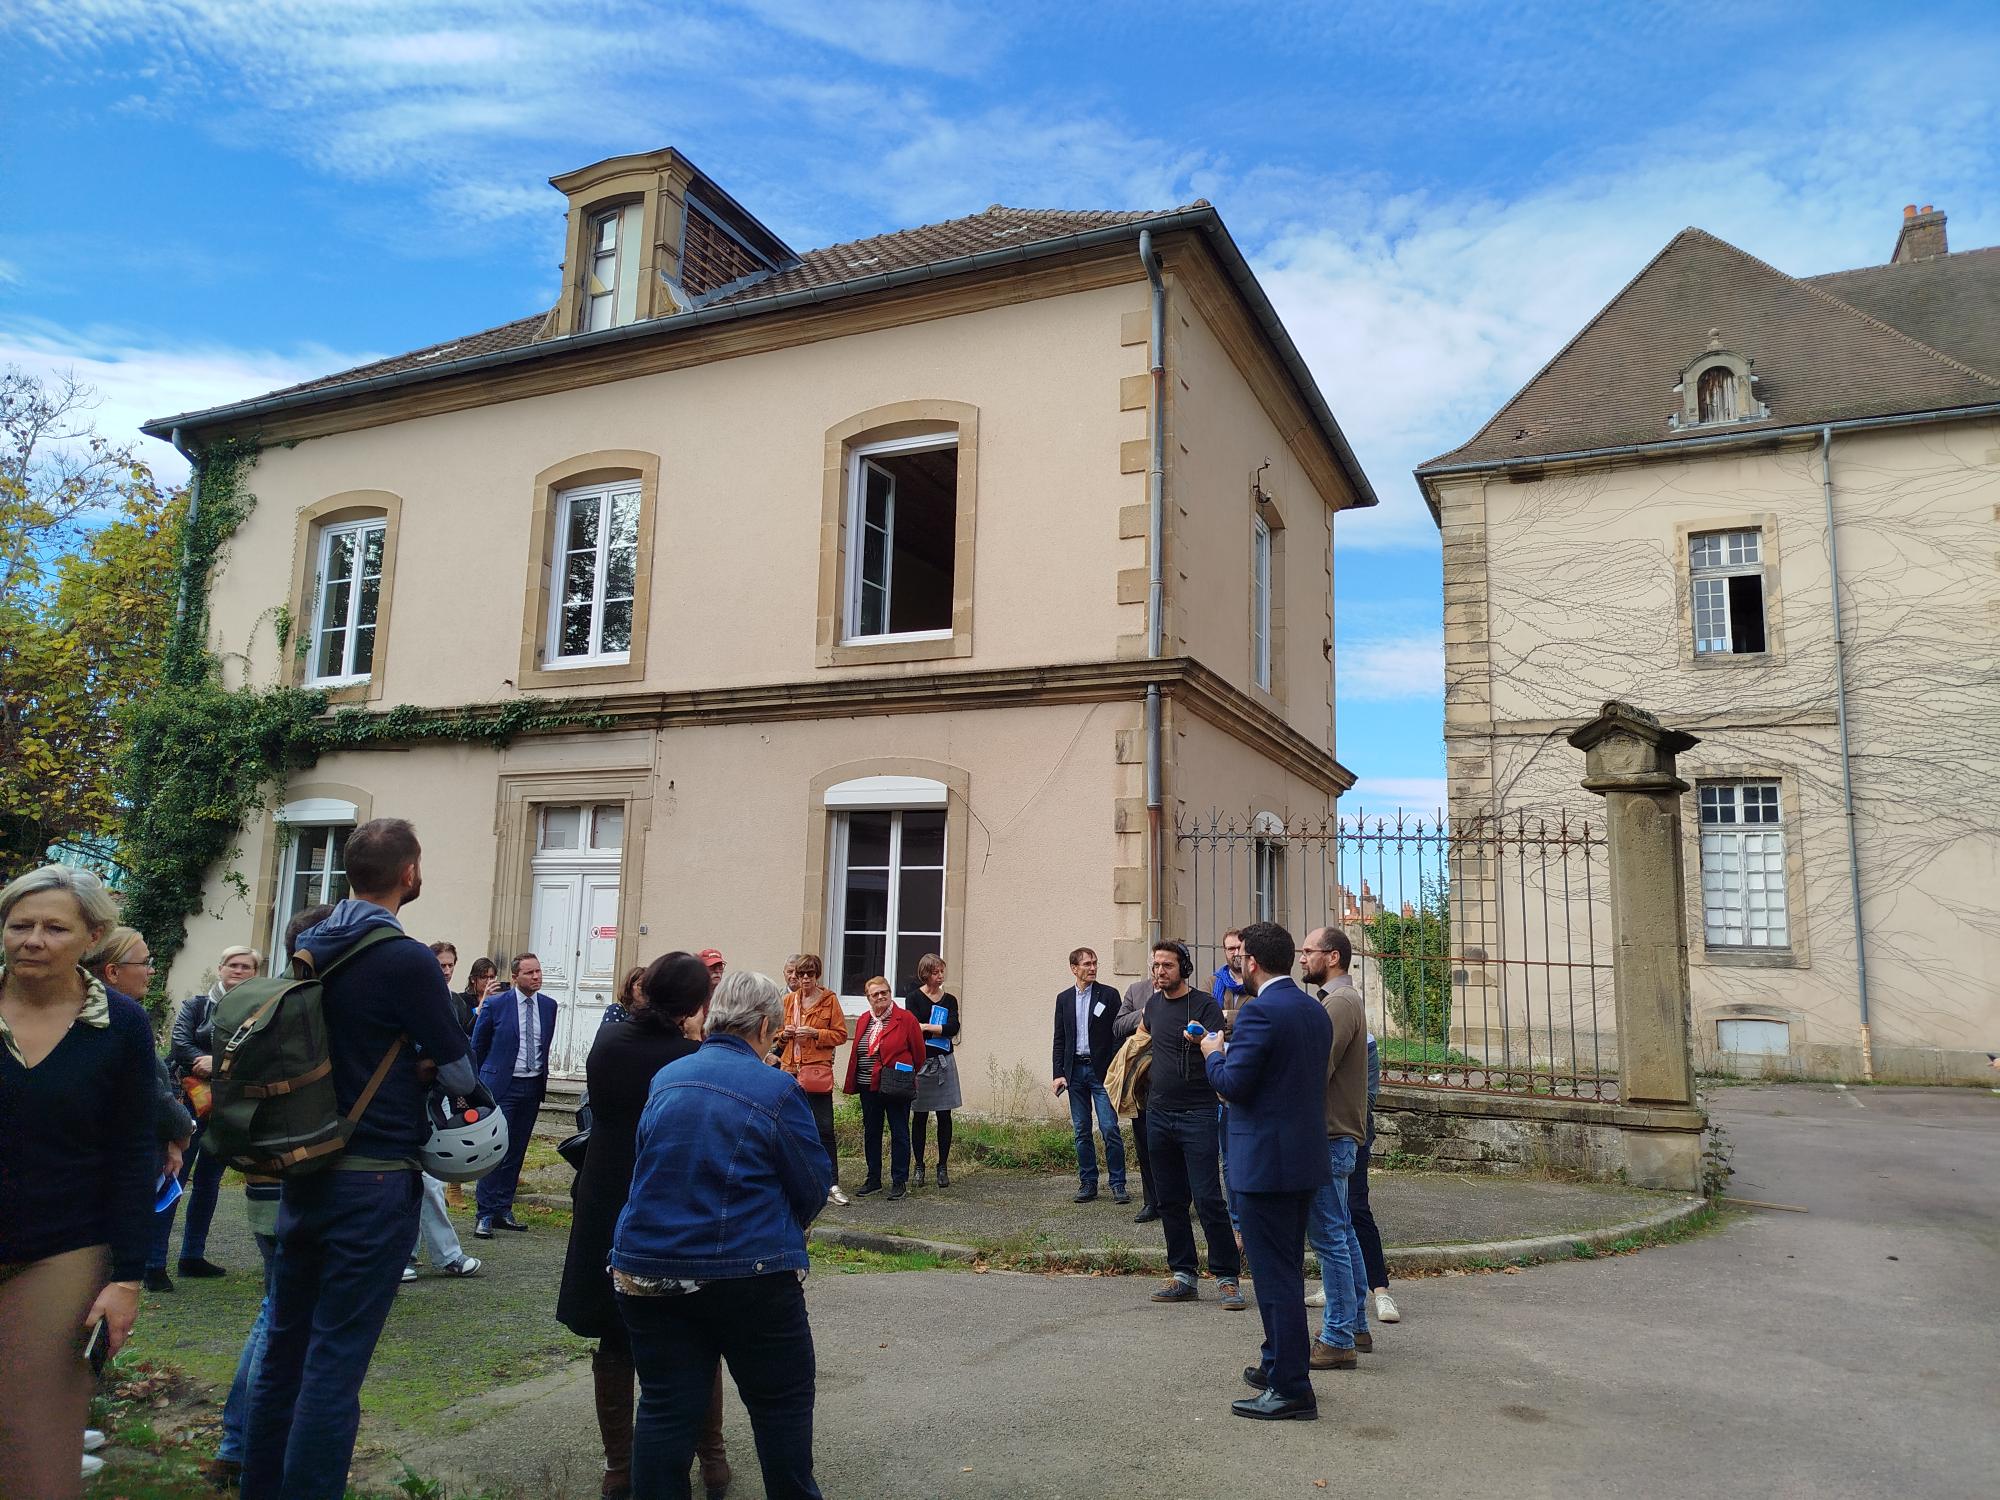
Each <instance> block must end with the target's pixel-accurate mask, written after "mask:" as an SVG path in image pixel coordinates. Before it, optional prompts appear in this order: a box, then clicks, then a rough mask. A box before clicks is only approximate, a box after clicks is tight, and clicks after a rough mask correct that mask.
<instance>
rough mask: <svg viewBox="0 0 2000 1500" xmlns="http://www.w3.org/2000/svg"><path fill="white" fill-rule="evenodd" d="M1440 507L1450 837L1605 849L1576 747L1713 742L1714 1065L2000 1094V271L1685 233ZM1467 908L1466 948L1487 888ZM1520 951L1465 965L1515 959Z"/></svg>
mask: <svg viewBox="0 0 2000 1500" xmlns="http://www.w3.org/2000/svg"><path fill="white" fill-rule="evenodd" d="M1417 478H1418V480H1419V482H1420V484H1421V485H1422V486H1423V490H1424V493H1425V496H1426V498H1427V500H1428V502H1429V504H1430V507H1431V510H1432V513H1433V515H1434V516H1435V518H1436V520H1437V522H1438V525H1439V528H1440V530H1441V531H1442V534H1443V540H1444V621H1445V678H1446V689H1445V691H1446V703H1445V736H1446V746H1447V757H1448V767H1447V770H1448V775H1449V778H1450V798H1451V808H1452V814H1453V817H1454V819H1455V820H1457V821H1458V822H1460V823H1466V822H1469V821H1473V820H1477V819H1481V818H1496V817H1498V818H1512V817H1515V816H1516V815H1519V814H1526V815H1529V816H1531V817H1540V816H1554V815H1559V814H1561V813H1563V812H1568V813H1569V814H1570V815H1571V816H1572V817H1594V816H1596V815H1597V808H1596V806H1595V805H1594V804H1595V802H1596V799H1595V798H1593V797H1591V796H1590V795H1589V794H1588V793H1585V792H1583V791H1581V790H1580V789H1579V788H1578V786H1577V784H1576V783H1577V778H1578V775H1579V763H1578V759H1577V757H1576V755H1575V753H1574V752H1573V751H1572V750H1570V749H1569V747H1568V746H1567V745H1566V743H1565V736H1566V735H1567V734H1568V732H1569V731H1570V730H1571V729H1573V728H1575V727H1576V726H1577V725H1579V724H1580V723H1582V722H1584V721H1585V720H1587V719H1588V718H1590V717H1591V716H1592V715H1593V714H1595V712H1596V711H1597V708H1598V705H1599V704H1600V703H1602V702H1603V701H1605V700H1607V699H1612V698H1619V699H1625V700H1628V701H1630V702H1633V703H1636V704H1639V705H1641V706H1643V707H1644V708H1647V709H1650V710H1651V711H1653V712H1654V713H1656V714H1657V715H1658V716H1659V717H1660V718H1661V719H1662V720H1663V721H1664V722H1666V723H1667V724H1669V725H1670V726H1672V727H1674V728H1678V729H1685V730H1688V731H1690V732H1692V733H1694V734H1696V735H1698V736H1699V737H1700V740H1701V743H1700V744H1699V746H1697V747H1696V748H1695V749H1694V750H1693V751H1691V752H1690V753H1688V754H1686V755H1684V756H1682V757H1681V760H1680V770H1681V774H1682V775H1683V777H1685V778H1686V779H1688V780H1689V781H1690V782H1692V783H1693V789H1692V790H1691V791H1689V792H1688V794H1687V796H1686V798H1685V803H1684V825H1685V859H1686V866H1687V871H1688V880H1687V891H1686V903H1687V928H1688V932H1689V935H1690V950H1691V951H1690V955H1689V959H1690V966H1691V974H1692V983H1693V996H1694V1012H1695V1014H1694V1021H1695V1033H1696V1037H1697V1046H1698V1050H1699V1052H1700V1053H1701V1054H1702V1055H1703V1056H1704V1057H1705V1058H1707V1059H1709V1060H1710V1061H1712V1062H1714V1063H1718V1064H1720V1065H1724V1066H1731V1067H1737V1068H1743V1069H1750V1070H1763V1069H1772V1070H1782V1071H1806V1072H1811V1073H1834V1074H1842V1075H1856V1076H1860V1075H1868V1074H1873V1075H1876V1076H1916V1077H1951V1076H1969V1075H1971V1074H1974V1073H1976V1072H1978V1071H1980V1070H1982V1069H1983V1068H1984V1067H1985V1063H1986V1057H1985V1054H1986V1052H1987V1051H1989V1050H2000V900H1996V893H1997V892H2000V753H1996V734H2000V249H1982V250H1973V251H1970V252H1962V253H1958V254H1952V253H1949V250H1948V246H1947V243H1946V235H1945V215H1944V214H1943V213H1941V212H1938V211H1935V210H1934V209H1932V208H1930V207H1924V208H1922V209H1918V208H1917V207H1916V206H1914V205H1913V206H1912V207H1910V208H1909V209H1907V210H1905V212H1904V217H1903V221H1902V224H1901V227H1900V232H1899V233H1898V235H1897V237H1896V243H1895V249H1894V252H1893V254H1892V255H1891V257H1890V259H1889V261H1888V262H1887V263H1886V264H1883V265H1878V266H1869V267H1864V268H1861V269H1858V270H1852V271H1843V272H1839V273H1836V274H1833V275H1824V276H1813V277H1792V276H1788V275H1786V274H1785V273H1784V272H1782V271H1780V270H1777V269H1775V268H1774V267H1772V266H1769V265H1766V264H1765V263H1764V262H1762V261H1760V260H1758V259H1756V258H1755V257H1753V256H1751V255H1748V254H1745V253H1744V252H1743V251H1741V250H1739V249H1737V248H1735V247H1734V246H1732V245H1728V244H1725V243H1724V242H1722V241H1721V240H1719V239H1716V238H1715V237H1714V236H1712V235H1709V234H1706V233H1704V232H1702V231H1701V230H1699V229H1689V230H1686V231H1684V232H1683V233H1682V234H1680V235H1678V236H1677V237H1676V238H1675V239H1674V240H1673V241H1672V243H1670V244H1669V245H1668V246H1667V247H1666V248H1665V249H1664V250H1662V251H1661V252H1660V254H1659V255H1658V256H1657V257H1655V258H1654V259H1653V261H1652V262H1651V263H1649V264H1648V265H1647V266H1645V267H1644V268H1643V269H1642V270H1641V271H1640V272H1639V274H1638V275H1637V276H1635V277H1634V278H1633V280H1632V281H1631V283H1630V284H1629V285H1627V286H1626V287H1625V288H1624V290H1622V291H1621V292H1619V294H1618V295H1617V296H1616V297H1615V298H1613V299H1612V301H1611V303H1610V304H1609V305H1608V306H1607V307H1605V308H1604V310H1603V311H1602V312H1601V313H1599V314H1598V315H1597V316H1596V317H1595V318H1593V319H1592V320H1591V322H1590V323H1589V324H1588V325H1587V326H1586V327H1585V328H1584V329H1583V330H1582V331H1581V332H1579V333H1578V334H1577V335H1576V337H1575V338H1574V339H1572V340H1571V341H1570V342H1569V343H1568V344H1567V345H1566V346H1565V347H1564V348H1563V349H1562V350H1561V351H1560V352H1559V353H1558V354H1557V355H1556V356H1555V358H1554V359H1552V360H1551V361H1550V362H1549V363H1548V364H1547V365H1546V366H1545V367H1544V368H1543V369H1542V370H1541V372H1540V373H1539V374H1537V375H1536V376H1535V377H1534V379H1533V380H1531V381H1530V382H1529V383H1528V385H1527V386H1526V387H1525V388H1524V389H1523V390H1522V391H1521V392H1520V393H1519V394H1518V395H1516V396H1515V397H1514V398H1513V399H1512V400H1510V401H1509V402H1507V404H1506V405H1505V406H1503V407H1502V408H1501V409H1500V411H1499V412H1498V413H1496V414H1495V415H1494V417H1493V419H1492V420H1491V421H1490V422H1488V423H1487V424H1486V425H1485V426H1484V427H1483V428H1481V429H1480V431H1479V432H1478V433H1477V434H1475V435H1474V436H1473V437H1472V438H1471V439H1470V440H1469V441H1468V442H1466V443H1465V444H1463V445H1462V446H1460V447H1458V448H1456V449H1454V450H1453V451H1451V452H1449V453H1446V454H1443V455H1441V456H1439V457H1438V458H1436V459H1433V460H1432V461H1430V462H1429V463H1426V464H1424V465H1423V466H1422V467H1421V468H1419V469H1418V470H1417ZM1836 572H1837V579H1838V586H1837V588H1836V586H1835V579H1836ZM1850 835H1851V854H1850ZM1455 885H1456V887H1457V889H1455V890H1454V893H1453V908H1454V912H1455V913H1456V914H1458V918H1459V920H1460V922H1461V926H1463V925H1464V920H1465V914H1466V913H1469V912H1476V911H1479V910H1481V909H1483V907H1482V901H1481V893H1480V891H1479V889H1478V878H1477V872H1476V871H1467V872H1463V873H1462V874H1461V878H1459V879H1457V880H1456V881H1455ZM1502 926H1504V924H1499V925H1498V926H1495V927H1494V928H1493V930H1492V932H1491V933H1486V932H1483V931H1482V932H1481V933H1477V934H1474V933H1467V932H1461V934H1460V935H1459V936H1458V937H1457V938H1456V939H1455V944H1456V946H1458V947H1460V948H1471V947H1474V946H1475V945H1477V944H1478V943H1479V942H1481V941H1489V942H1497V943H1498V944H1500V945H1502V946H1505V945H1506V944H1508V943H1509V942H1510V941H1512V942H1513V943H1514V945H1515V946H1520V945H1521V942H1522V935H1521V934H1518V933H1517V934H1513V935H1511V937H1510V935H1509V934H1508V933H1507V932H1505V931H1502V930H1500V928H1501V927H1502ZM1479 956H1480V955H1474V958H1475V960H1476V959H1477V957H1479ZM1496 956H1501V957H1504V956H1505V955H1496ZM1469 967H1470V968H1471V969H1472V970H1473V978H1474V979H1475V981H1476V980H1477V978H1478V973H1477V971H1478V964H1477V962H1476V961H1475V962H1473V963H1471V964H1470V965H1469Z"/></svg>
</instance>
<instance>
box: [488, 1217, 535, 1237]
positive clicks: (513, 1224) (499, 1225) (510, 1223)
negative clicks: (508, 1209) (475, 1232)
mask: <svg viewBox="0 0 2000 1500" xmlns="http://www.w3.org/2000/svg"><path fill="white" fill-rule="evenodd" d="M493 1227H494V1228H495V1229H511V1230H513V1231H514V1233H516V1234H526V1233H527V1232H528V1226H527V1225H526V1224H523V1223H522V1222H521V1221H520V1220H519V1219H517V1218H515V1217H514V1216H513V1215H512V1214H495V1215H494V1216H493Z"/></svg>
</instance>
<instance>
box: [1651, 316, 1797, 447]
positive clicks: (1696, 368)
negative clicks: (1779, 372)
mask: <svg viewBox="0 0 2000 1500" xmlns="http://www.w3.org/2000/svg"><path fill="white" fill-rule="evenodd" d="M1756 385H1757V377H1756V375H1755V374H1754V373H1752V370H1751V362H1750V361H1749V360H1747V359H1745V358H1744V357H1743V356H1742V355H1740V354H1737V353H1735V352H1734V351H1732V350H1729V349H1725V348H1723V347H1722V340H1721V336H1720V333H1719V331H1718V330H1716V329H1713V328H1711V329H1709V331H1708V347H1707V348H1706V349H1704V350H1702V352H1701V353H1700V354H1698V355H1696V356H1695V357H1694V359H1693V360H1692V361H1690V362H1689V363H1688V364H1687V365H1686V366H1685V367H1684V368H1683V369H1682V370H1681V380H1680V384H1679V385H1677V386H1675V387H1674V394H1675V395H1676V396H1679V397H1680V398H1681V409H1680V410H1679V411H1677V412H1674V413H1672V414H1671V415H1670V416H1668V418H1667V426H1668V428H1669V429H1670V430H1672V431H1675V432H1681V431H1685V430H1686V429H1688V428H1690V427H1720V426H1724V425H1726V424H1728V423H1731V422H1761V421H1762V420H1763V419H1764V418H1766V417H1768V416H1770V415H1771V408H1770V407H1768V406H1766V405H1765V404H1764V403H1763V402H1761V401H1759V400H1758V399H1757V395H1756Z"/></svg>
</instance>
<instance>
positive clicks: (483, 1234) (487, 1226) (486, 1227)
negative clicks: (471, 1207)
mask: <svg viewBox="0 0 2000 1500" xmlns="http://www.w3.org/2000/svg"><path fill="white" fill-rule="evenodd" d="M472 1237H473V1238H474V1239H476V1240H490V1239H492V1238H493V1218H492V1216H491V1215H490V1214H481V1215H480V1216H479V1217H478V1218H477V1219H475V1220H474V1221H473V1224H472Z"/></svg>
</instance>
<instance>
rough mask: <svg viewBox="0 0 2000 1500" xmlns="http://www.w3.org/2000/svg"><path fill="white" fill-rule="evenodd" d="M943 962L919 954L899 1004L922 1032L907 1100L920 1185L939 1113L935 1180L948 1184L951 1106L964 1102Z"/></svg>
mask: <svg viewBox="0 0 2000 1500" xmlns="http://www.w3.org/2000/svg"><path fill="white" fill-rule="evenodd" d="M944 980H945V963H944V960H943V959H942V958H940V957H939V956H938V955H937V954H935V953H926V954H925V955H924V956H923V957H922V958H920V959H918V960H917V984H916V988H914V989H912V990H911V991H910V993H909V995H908V996H907V997H905V999H904V1001H903V1008H904V1009H905V1010H907V1011H908V1012H909V1013H910V1014H911V1015H913V1016H915V1017H916V1018H917V1029H918V1030H919V1031H921V1032H923V1034H924V1065H923V1068H922V1069H921V1070H920V1071H919V1073H918V1074H917V1097H916V1098H915V1099H914V1100H912V1101H911V1102H910V1166H911V1171H912V1174H913V1175H914V1177H915V1180H916V1184H917V1186H918V1187H922V1186H923V1185H924V1147H925V1144H926V1142H927V1141H928V1139H929V1136H930V1123H931V1116H932V1115H936V1116H937V1185H938V1186H939V1187H941V1188H946V1187H950V1186H951V1112H952V1111H953V1110H955V1109H958V1108H960V1107H962V1106H963V1105H964V1103H965V1098H964V1095H963V1094H962V1093H961V1092H960V1090H959V1086H958V1033H959V1015H958V996H956V995H954V994H952V993H950V992H949V991H948V990H946V989H945V987H944Z"/></svg>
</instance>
